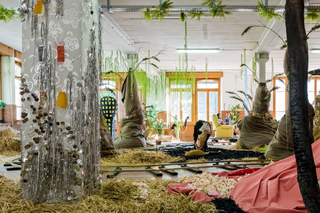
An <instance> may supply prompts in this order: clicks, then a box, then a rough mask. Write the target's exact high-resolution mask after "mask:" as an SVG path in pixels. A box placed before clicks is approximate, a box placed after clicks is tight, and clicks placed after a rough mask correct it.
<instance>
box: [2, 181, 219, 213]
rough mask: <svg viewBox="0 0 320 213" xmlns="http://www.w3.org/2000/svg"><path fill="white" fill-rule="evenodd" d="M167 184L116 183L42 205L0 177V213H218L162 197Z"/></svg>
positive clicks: (169, 196) (208, 205)
mask: <svg viewBox="0 0 320 213" xmlns="http://www.w3.org/2000/svg"><path fill="white" fill-rule="evenodd" d="M168 183H170V181H157V180H155V181H133V180H117V181H108V182H105V183H103V184H102V186H101V189H100V190H99V192H98V193H97V195H95V196H88V197H84V198H83V200H82V202H79V203H76V204H60V205H45V204H41V205H40V204H35V203H32V202H25V201H23V200H22V199H21V196H20V194H21V191H20V188H19V183H18V182H16V181H12V180H9V179H6V178H4V177H1V176H0V211H1V212H4V213H7V212H24V213H28V212H32V213H35V212H66V213H67V212H80V213H81V212H119V213H121V212H123V213H131V212H144V213H146V212H152V213H154V212H163V213H166V212H168V213H169V212H219V211H217V210H216V209H215V205H214V204H213V203H206V204H203V203H199V202H193V201H191V197H189V196H185V195H175V194H166V193H165V190H166V186H167V184H168Z"/></svg>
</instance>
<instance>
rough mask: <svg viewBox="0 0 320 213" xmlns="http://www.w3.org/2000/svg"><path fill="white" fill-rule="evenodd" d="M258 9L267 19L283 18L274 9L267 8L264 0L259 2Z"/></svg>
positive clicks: (259, 13)
mask: <svg viewBox="0 0 320 213" xmlns="http://www.w3.org/2000/svg"><path fill="white" fill-rule="evenodd" d="M258 9H259V10H260V11H259V12H258V15H260V16H262V17H263V18H266V19H267V21H270V20H271V19H272V18H275V19H281V18H282V16H281V15H280V14H278V13H276V12H275V10H274V9H271V8H270V9H267V8H266V7H265V6H264V4H263V2H262V1H259V2H258Z"/></svg>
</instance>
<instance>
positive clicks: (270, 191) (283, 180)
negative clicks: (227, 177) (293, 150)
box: [230, 140, 320, 213]
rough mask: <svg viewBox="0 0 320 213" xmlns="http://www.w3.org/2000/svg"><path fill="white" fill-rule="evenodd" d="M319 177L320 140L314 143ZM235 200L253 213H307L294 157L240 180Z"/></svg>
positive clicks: (235, 191)
mask: <svg viewBox="0 0 320 213" xmlns="http://www.w3.org/2000/svg"><path fill="white" fill-rule="evenodd" d="M312 149H313V156H314V161H315V165H316V169H317V177H318V179H319V177H320V140H318V141H316V142H315V143H313V145H312ZM230 196H231V197H232V199H233V200H234V201H235V202H236V203H237V204H238V205H239V207H240V208H242V209H243V210H244V211H246V212H250V213H302V212H303V213H306V212H307V210H306V208H305V206H304V203H303V200H302V197H301V193H300V189H299V185H298V182H297V168H296V160H295V156H291V157H288V158H286V159H284V160H281V161H278V162H276V163H273V164H271V165H270V166H267V167H265V168H262V169H260V170H259V171H256V172H254V173H253V174H251V175H249V176H247V177H245V178H243V179H242V180H240V181H239V182H238V183H237V184H236V185H235V187H234V189H233V190H232V191H231V193H230Z"/></svg>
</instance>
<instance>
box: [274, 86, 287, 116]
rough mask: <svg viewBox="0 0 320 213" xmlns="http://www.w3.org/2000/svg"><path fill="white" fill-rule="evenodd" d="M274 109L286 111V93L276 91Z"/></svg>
mask: <svg viewBox="0 0 320 213" xmlns="http://www.w3.org/2000/svg"><path fill="white" fill-rule="evenodd" d="M276 111H277V112H278V111H283V112H284V111H286V93H285V92H280V91H278V90H277V91H276Z"/></svg>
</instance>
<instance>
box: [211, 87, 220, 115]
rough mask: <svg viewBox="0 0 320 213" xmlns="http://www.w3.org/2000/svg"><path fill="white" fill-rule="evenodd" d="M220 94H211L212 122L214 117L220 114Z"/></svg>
mask: <svg viewBox="0 0 320 213" xmlns="http://www.w3.org/2000/svg"><path fill="white" fill-rule="evenodd" d="M218 104H219V102H218V92H209V121H212V115H213V114H217V113H218V112H219V106H218Z"/></svg>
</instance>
